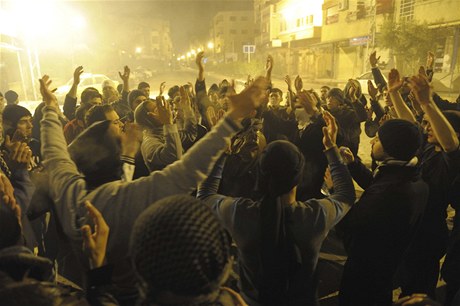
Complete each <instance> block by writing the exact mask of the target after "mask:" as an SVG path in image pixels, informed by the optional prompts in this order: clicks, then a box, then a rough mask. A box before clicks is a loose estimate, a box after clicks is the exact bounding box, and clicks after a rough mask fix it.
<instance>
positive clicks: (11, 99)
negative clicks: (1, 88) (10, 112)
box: [5, 90, 19, 104]
mask: <svg viewBox="0 0 460 306" xmlns="http://www.w3.org/2000/svg"><path fill="white" fill-rule="evenodd" d="M18 97H19V95H18V93H17V92H15V91H14V90H8V91H7V92H5V99H6V103H7V104H14V103H15V102H16V100H17V99H18Z"/></svg>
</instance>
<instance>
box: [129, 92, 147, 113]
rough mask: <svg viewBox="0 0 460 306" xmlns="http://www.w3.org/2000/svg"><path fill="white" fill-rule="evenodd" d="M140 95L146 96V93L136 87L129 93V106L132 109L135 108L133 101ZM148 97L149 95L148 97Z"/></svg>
mask: <svg viewBox="0 0 460 306" xmlns="http://www.w3.org/2000/svg"><path fill="white" fill-rule="evenodd" d="M140 96H144V97H145V93H144V92H143V91H141V90H139V89H134V90H131V92H130V93H129V95H128V104H129V107H130V108H131V109H132V108H133V106H132V105H133V102H134V101H135V100H136V99H137V98H138V97H140ZM146 98H148V97H146Z"/></svg>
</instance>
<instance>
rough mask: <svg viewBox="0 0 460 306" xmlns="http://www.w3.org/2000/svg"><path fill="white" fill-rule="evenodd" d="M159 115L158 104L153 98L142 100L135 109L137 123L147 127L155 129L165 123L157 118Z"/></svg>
mask: <svg viewBox="0 0 460 306" xmlns="http://www.w3.org/2000/svg"><path fill="white" fill-rule="evenodd" d="M166 103H168V102H166ZM148 113H152V114H153V115H154V116H153V117H152V116H150V115H148ZM157 116H158V107H157V104H156V102H154V101H151V100H147V101H144V102H142V103H141V104H139V106H138V107H137V108H136V110H135V111H134V118H135V121H136V123H137V124H139V125H140V126H142V127H143V128H146V129H154V128H157V127H160V126H162V125H163V124H162V123H161V122H160V120H158V119H157Z"/></svg>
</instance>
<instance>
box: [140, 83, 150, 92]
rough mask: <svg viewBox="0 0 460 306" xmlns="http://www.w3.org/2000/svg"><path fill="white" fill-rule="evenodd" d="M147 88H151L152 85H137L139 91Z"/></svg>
mask: <svg viewBox="0 0 460 306" xmlns="http://www.w3.org/2000/svg"><path fill="white" fill-rule="evenodd" d="M147 87H148V88H150V84H149V83H147V82H140V83H139V85H137V89H138V90H142V89H144V88H147Z"/></svg>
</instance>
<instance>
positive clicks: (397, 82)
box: [388, 69, 417, 123]
mask: <svg viewBox="0 0 460 306" xmlns="http://www.w3.org/2000/svg"><path fill="white" fill-rule="evenodd" d="M402 85H403V81H402V80H401V77H400V75H399V71H398V70H396V69H391V71H390V74H389V75H388V94H389V95H390V99H391V102H392V103H393V106H394V109H395V111H396V114H397V116H398V118H400V119H404V120H407V121H410V122H413V123H416V122H417V120H416V118H415V116H414V114H413V113H412V111H411V110H410V109H409V107H408V106H407V104H406V103H404V100H403V98H402V97H401V94H400V93H399V89H400V88H401V87H402Z"/></svg>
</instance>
